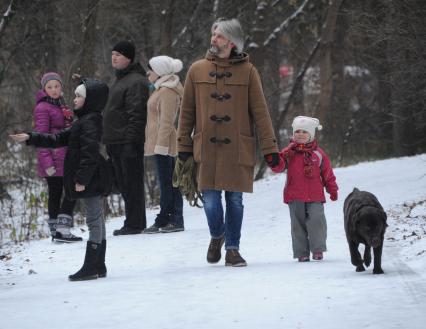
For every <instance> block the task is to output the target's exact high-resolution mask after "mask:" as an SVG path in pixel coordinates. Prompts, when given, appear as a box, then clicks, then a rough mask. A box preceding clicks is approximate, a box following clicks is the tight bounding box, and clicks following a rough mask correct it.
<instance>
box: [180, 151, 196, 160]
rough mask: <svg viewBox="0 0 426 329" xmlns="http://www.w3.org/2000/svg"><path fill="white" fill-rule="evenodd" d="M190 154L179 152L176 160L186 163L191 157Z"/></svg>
mask: <svg viewBox="0 0 426 329" xmlns="http://www.w3.org/2000/svg"><path fill="white" fill-rule="evenodd" d="M192 155H193V153H192V152H179V154H178V158H179V160H181V161H186V160H187V159H188V158H189V157H192Z"/></svg>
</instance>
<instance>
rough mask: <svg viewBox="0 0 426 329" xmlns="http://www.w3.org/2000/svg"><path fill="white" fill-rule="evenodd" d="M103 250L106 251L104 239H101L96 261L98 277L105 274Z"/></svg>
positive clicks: (103, 276)
mask: <svg viewBox="0 0 426 329" xmlns="http://www.w3.org/2000/svg"><path fill="white" fill-rule="evenodd" d="M105 252H106V240H102V245H101V251H100V252H99V258H98V263H97V265H96V268H97V269H98V277H99V278H105V277H106V276H107V268H106V266H105Z"/></svg>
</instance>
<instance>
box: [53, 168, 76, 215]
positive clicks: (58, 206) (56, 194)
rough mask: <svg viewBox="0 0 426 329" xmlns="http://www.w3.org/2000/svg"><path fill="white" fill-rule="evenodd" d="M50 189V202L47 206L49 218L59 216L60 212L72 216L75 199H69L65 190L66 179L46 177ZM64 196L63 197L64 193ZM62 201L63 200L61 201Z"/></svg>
mask: <svg viewBox="0 0 426 329" xmlns="http://www.w3.org/2000/svg"><path fill="white" fill-rule="evenodd" d="M46 181H47V189H48V202H47V208H48V212H49V218H51V219H54V218H58V215H59V214H66V215H69V216H71V217H72V215H73V211H74V206H75V201H71V200H69V199H68V198H67V197H66V196H65V193H63V191H64V180H63V178H62V177H57V176H53V177H46ZM63 194H64V197H63V198H62V195H63ZM61 201H62V202H61Z"/></svg>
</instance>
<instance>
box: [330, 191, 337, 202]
mask: <svg viewBox="0 0 426 329" xmlns="http://www.w3.org/2000/svg"><path fill="white" fill-rule="evenodd" d="M330 200H331V201H336V200H337V192H331V193H330Z"/></svg>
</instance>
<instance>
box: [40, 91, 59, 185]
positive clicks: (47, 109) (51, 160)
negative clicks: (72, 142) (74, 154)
mask: <svg viewBox="0 0 426 329" xmlns="http://www.w3.org/2000/svg"><path fill="white" fill-rule="evenodd" d="M46 97H47V94H46V93H45V92H44V91H43V90H39V91H38V92H37V95H36V104H37V105H36V107H35V109H34V131H37V132H42V133H48V134H55V133H57V132H59V131H61V130H62V129H64V128H65V117H64V114H63V113H62V109H61V108H60V107H59V106H56V105H53V104H50V103H48V102H47V101H46V100H45V98H46ZM66 152H67V148H66V147H60V148H56V149H45V148H37V173H38V175H39V176H40V177H48V175H47V173H46V169H47V168H49V167H52V166H54V167H55V169H56V173H55V174H53V176H63V175H64V158H65V154H66Z"/></svg>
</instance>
